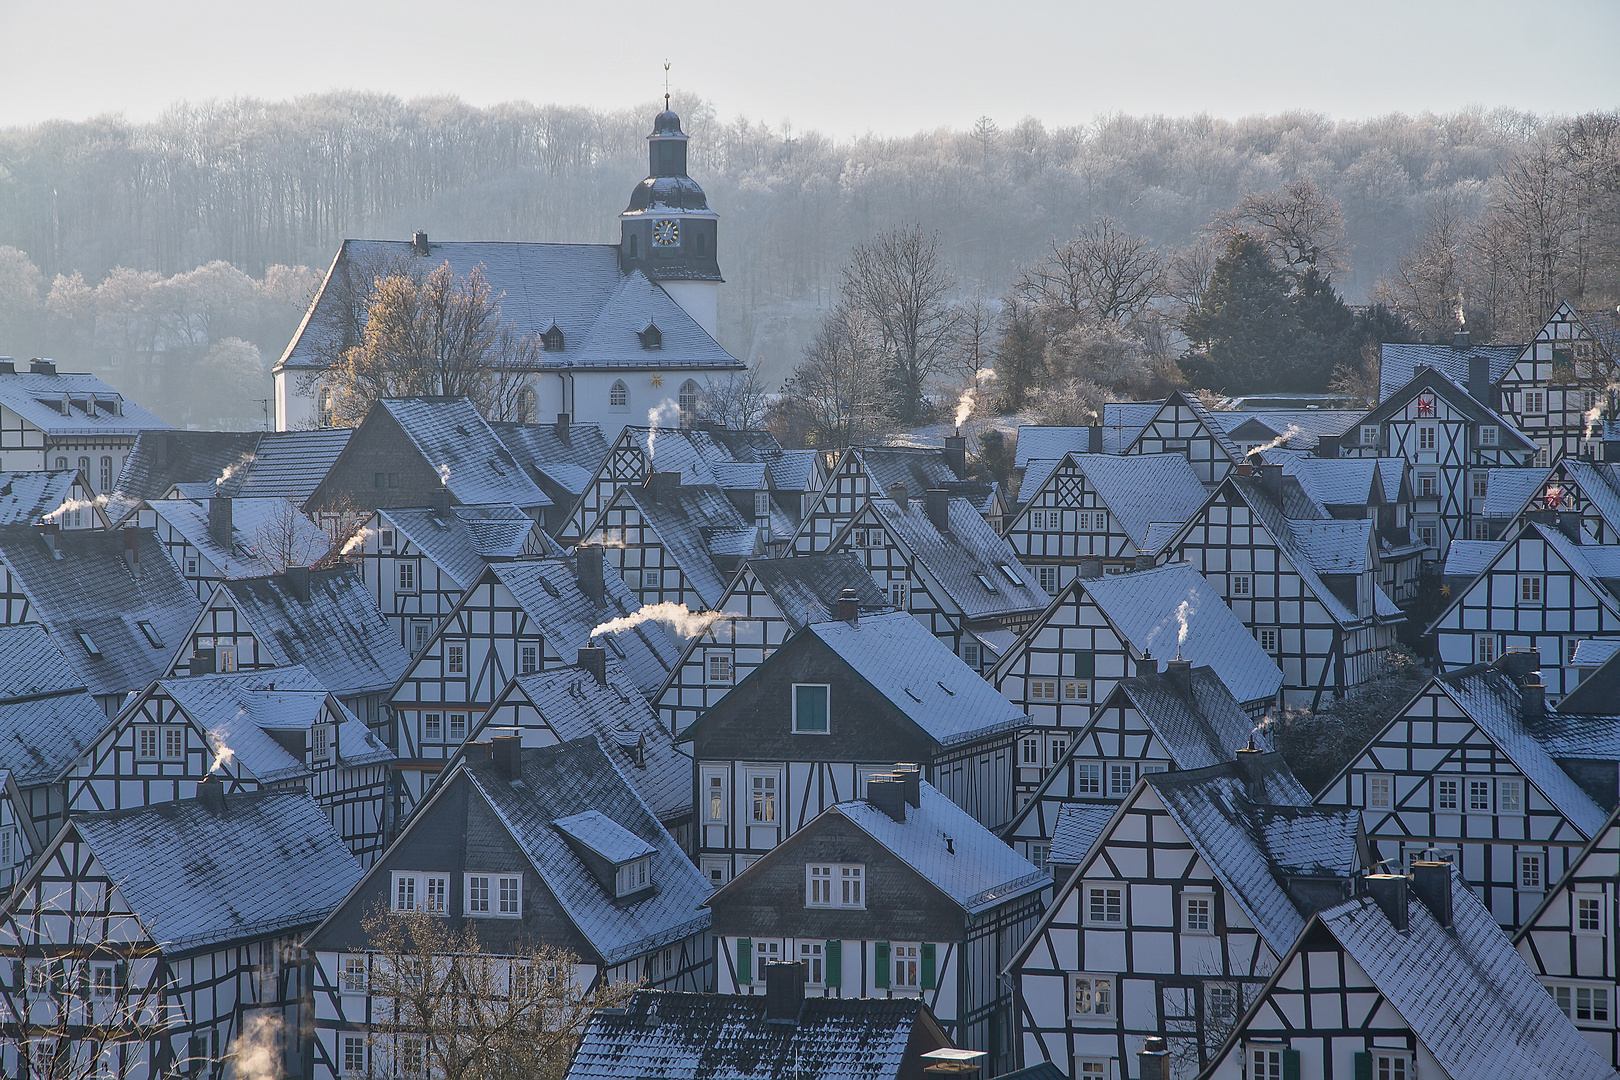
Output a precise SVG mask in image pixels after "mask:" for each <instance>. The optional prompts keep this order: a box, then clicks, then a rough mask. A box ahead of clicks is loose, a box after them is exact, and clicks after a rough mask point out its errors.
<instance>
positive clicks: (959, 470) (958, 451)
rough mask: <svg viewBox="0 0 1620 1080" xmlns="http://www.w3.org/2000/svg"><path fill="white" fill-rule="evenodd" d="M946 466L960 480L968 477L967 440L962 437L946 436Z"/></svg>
mask: <svg viewBox="0 0 1620 1080" xmlns="http://www.w3.org/2000/svg"><path fill="white" fill-rule="evenodd" d="M945 464H946V465H947V466H949V467H950V470H951V472H952V473H953V474H954V475H955V476H956V478H957V479H958V480H961V479H964V478H965V477H966V476H967V438H966V437H965V436H962V435H947V436H945Z"/></svg>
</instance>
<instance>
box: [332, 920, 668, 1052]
mask: <svg viewBox="0 0 1620 1080" xmlns="http://www.w3.org/2000/svg"><path fill="white" fill-rule="evenodd" d="M362 925H363V928H364V930H365V932H366V935H367V938H368V947H369V957H368V960H369V965H370V968H369V971H368V973H367V978H368V981H369V982H368V989H369V992H370V995H371V999H372V1003H373V1013H372V1015H373V1017H374V1019H373V1022H372V1027H371V1057H372V1061H373V1069H374V1070H376V1071H380V1072H381V1073H382V1074H383V1075H387V1076H430V1077H434V1078H436V1080H561V1078H562V1077H563V1076H564V1075H566V1074H567V1072H568V1065H569V1062H570V1061H571V1060H572V1058H573V1054H574V1048H575V1047H576V1046H577V1045H578V1044H579V1040H580V1037H581V1035H582V1034H583V1033H584V1030H585V1026H586V1024H588V1023H589V1022H590V1018H591V1014H592V1013H594V1012H595V1011H596V1010H597V1009H603V1008H612V1007H616V1006H619V1005H622V1004H623V1003H624V1002H625V1001H627V1000H628V999H629V997H630V995H631V994H633V993H634V992H635V991H636V990H638V989H640V986H641V984H640V983H639V982H622V983H618V984H616V985H608V984H607V982H606V980H602V981H601V982H599V983H598V984H597V985H595V986H589V985H587V974H586V971H585V970H584V969H582V968H581V966H580V964H579V960H578V958H577V957H576V956H574V955H573V954H571V953H569V952H566V951H564V950H561V949H555V948H551V947H549V946H527V947H523V948H520V949H518V950H516V951H513V952H506V953H501V954H493V953H489V952H486V951H485V950H484V948H483V946H482V945H481V944H480V943H479V940H478V932H477V929H476V927H474V926H473V925H471V924H470V923H469V924H468V925H466V926H464V927H461V928H455V927H452V926H451V925H450V924H449V923H448V922H446V921H445V920H444V919H441V918H438V917H436V916H433V915H430V914H427V913H425V912H390V911H376V912H373V913H372V914H370V915H369V916H367V917H366V918H365V920H364V921H363V924H362Z"/></svg>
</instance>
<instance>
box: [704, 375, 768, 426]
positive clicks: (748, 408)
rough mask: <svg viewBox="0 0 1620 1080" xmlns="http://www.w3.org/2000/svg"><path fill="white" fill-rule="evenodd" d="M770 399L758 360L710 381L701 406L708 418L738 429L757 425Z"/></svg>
mask: <svg viewBox="0 0 1620 1080" xmlns="http://www.w3.org/2000/svg"><path fill="white" fill-rule="evenodd" d="M770 402H771V395H770V393H769V391H767V390H766V389H765V381H764V379H763V378H762V377H761V375H760V371H759V364H758V363H752V364H749V365H748V366H747V367H746V368H744V369H743V370H741V371H733V372H732V373H731V374H730V375H727V376H726V377H725V378H724V379H723V380H719V381H715V382H710V383H709V388H708V390H707V391H705V392H704V395H703V409H704V412H706V413H707V414H708V416H709V419H711V420H714V421H716V422H718V423H721V424H724V425H725V426H726V427H728V428H735V429H736V430H738V431H750V430H753V429H755V428H757V427H759V425H760V424H761V423H763V422H764V420H765V411H766V409H767V408H768V407H769V405H770Z"/></svg>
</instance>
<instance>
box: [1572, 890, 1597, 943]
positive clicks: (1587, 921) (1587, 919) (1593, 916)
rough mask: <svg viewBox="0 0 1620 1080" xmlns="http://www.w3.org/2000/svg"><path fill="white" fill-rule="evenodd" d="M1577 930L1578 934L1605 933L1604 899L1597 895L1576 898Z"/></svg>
mask: <svg viewBox="0 0 1620 1080" xmlns="http://www.w3.org/2000/svg"><path fill="white" fill-rule="evenodd" d="M1575 932H1576V933H1577V934H1601V933H1603V901H1602V900H1601V899H1600V898H1598V897H1596V896H1577V897H1576V898H1575Z"/></svg>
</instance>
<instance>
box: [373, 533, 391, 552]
mask: <svg viewBox="0 0 1620 1080" xmlns="http://www.w3.org/2000/svg"><path fill="white" fill-rule="evenodd" d="M377 546H378V547H380V548H382V549H383V550H384V551H392V550H394V530H393V529H383V530H382V531H381V532H380V533H378V534H377Z"/></svg>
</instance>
